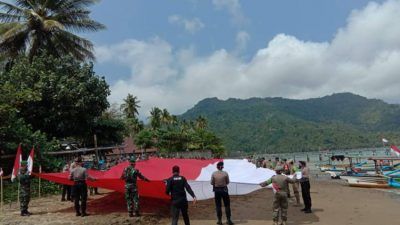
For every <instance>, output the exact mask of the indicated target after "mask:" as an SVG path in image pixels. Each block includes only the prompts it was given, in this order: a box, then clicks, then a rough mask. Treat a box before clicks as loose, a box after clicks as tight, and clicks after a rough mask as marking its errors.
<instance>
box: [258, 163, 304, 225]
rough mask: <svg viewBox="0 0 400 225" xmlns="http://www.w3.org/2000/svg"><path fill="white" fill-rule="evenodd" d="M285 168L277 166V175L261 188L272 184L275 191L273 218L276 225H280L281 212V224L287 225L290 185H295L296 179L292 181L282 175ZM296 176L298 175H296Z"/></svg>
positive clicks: (262, 184)
mask: <svg viewBox="0 0 400 225" xmlns="http://www.w3.org/2000/svg"><path fill="white" fill-rule="evenodd" d="M282 171H283V167H282V166H277V167H276V169H275V172H276V175H274V176H272V177H271V178H270V179H269V180H267V181H265V182H263V183H261V184H260V185H261V187H265V186H268V185H270V184H272V189H273V191H274V202H273V204H272V209H273V212H272V217H273V221H274V225H278V223H279V211H280V212H281V213H280V215H281V221H282V222H281V224H280V225H286V221H287V209H288V198H287V191H288V185H289V183H295V182H296V179H295V177H294V178H293V179H290V178H289V177H287V176H284V175H282ZM295 176H296V175H295Z"/></svg>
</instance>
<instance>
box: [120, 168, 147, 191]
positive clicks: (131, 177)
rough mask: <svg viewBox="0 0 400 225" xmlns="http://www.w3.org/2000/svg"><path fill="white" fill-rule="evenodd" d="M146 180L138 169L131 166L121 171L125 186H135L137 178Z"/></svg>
mask: <svg viewBox="0 0 400 225" xmlns="http://www.w3.org/2000/svg"><path fill="white" fill-rule="evenodd" d="M138 177H139V178H140V179H142V180H146V181H148V179H147V178H146V177H144V176H143V175H142V174H141V173H140V172H139V170H138V169H135V168H133V166H128V167H126V168H125V169H124V172H123V173H122V176H121V179H122V180H125V187H129V188H131V187H136V185H137V178H138Z"/></svg>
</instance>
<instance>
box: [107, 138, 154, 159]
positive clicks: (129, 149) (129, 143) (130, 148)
mask: <svg viewBox="0 0 400 225" xmlns="http://www.w3.org/2000/svg"><path fill="white" fill-rule="evenodd" d="M144 153H146V154H147V155H156V154H157V153H158V149H156V148H149V149H146V151H145V150H144V149H141V148H140V147H138V146H136V145H135V143H133V139H132V138H131V137H126V138H125V139H124V142H123V143H122V147H120V148H114V149H113V150H112V152H111V153H108V154H107V157H111V158H119V157H120V156H132V155H135V156H137V157H138V156H141V155H143V154H144Z"/></svg>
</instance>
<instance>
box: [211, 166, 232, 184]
mask: <svg viewBox="0 0 400 225" xmlns="http://www.w3.org/2000/svg"><path fill="white" fill-rule="evenodd" d="M228 184H229V175H228V173H227V172H225V171H222V170H218V171H215V172H214V173H213V174H212V176H211V185H212V186H214V187H217V188H219V187H226V186H228Z"/></svg>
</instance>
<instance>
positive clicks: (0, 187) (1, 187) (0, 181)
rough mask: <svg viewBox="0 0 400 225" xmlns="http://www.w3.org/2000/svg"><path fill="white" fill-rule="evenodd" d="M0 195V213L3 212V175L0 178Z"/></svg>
mask: <svg viewBox="0 0 400 225" xmlns="http://www.w3.org/2000/svg"><path fill="white" fill-rule="evenodd" d="M0 189H1V190H0V193H1V196H0V199H1V205H0V206H1V208H0V211H1V212H2V211H3V174H2V175H1V176H0Z"/></svg>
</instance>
